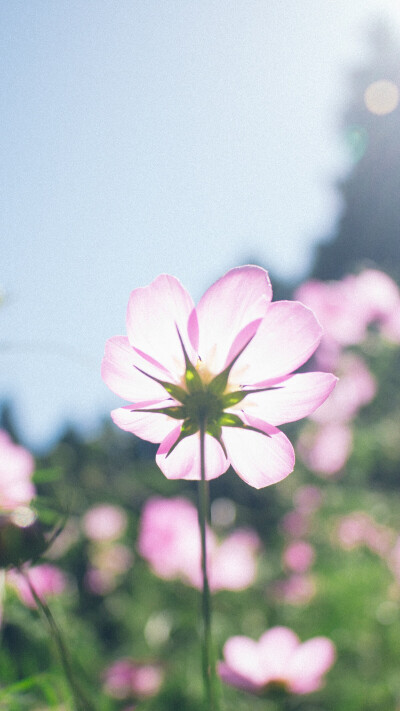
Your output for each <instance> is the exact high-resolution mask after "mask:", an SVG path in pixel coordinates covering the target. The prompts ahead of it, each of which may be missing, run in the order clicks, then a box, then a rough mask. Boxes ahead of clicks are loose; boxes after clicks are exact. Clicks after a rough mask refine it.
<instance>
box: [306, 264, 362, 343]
mask: <svg viewBox="0 0 400 711" xmlns="http://www.w3.org/2000/svg"><path fill="white" fill-rule="evenodd" d="M296 297H297V298H298V299H300V301H302V302H303V303H305V304H307V306H309V307H310V308H311V309H312V310H313V311H314V312H315V314H316V316H317V318H318V319H319V321H320V322H321V324H322V326H323V329H324V340H325V341H332V342H334V343H337V344H339V345H340V346H349V345H353V344H354V343H360V342H361V341H362V340H363V339H364V337H365V334H366V329H367V325H368V322H369V316H370V314H369V313H366V312H365V310H364V308H363V306H361V305H360V304H359V302H358V300H357V277H355V276H354V275H349V276H347V277H345V278H344V279H342V280H341V281H329V282H324V281H318V280H316V279H313V280H311V281H308V282H306V283H304V284H302V286H300V287H299V289H297V291H296Z"/></svg>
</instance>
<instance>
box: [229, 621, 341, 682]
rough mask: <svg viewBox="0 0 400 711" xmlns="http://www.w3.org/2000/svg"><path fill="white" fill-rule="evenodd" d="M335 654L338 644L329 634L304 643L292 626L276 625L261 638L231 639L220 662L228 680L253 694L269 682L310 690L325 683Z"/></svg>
mask: <svg viewBox="0 0 400 711" xmlns="http://www.w3.org/2000/svg"><path fill="white" fill-rule="evenodd" d="M335 656H336V655H335V647H334V645H333V643H332V642H331V640H330V639H328V638H327V637H314V638H313V639H309V640H308V641H307V642H304V643H303V644H301V642H300V640H299V639H298V637H297V635H295V633H294V632H293V631H292V630H290V629H288V628H287V627H273V628H271V629H270V630H268V631H267V632H265V633H264V634H263V635H262V636H261V637H260V640H259V641H258V642H254V641H253V640H252V639H250V638H249V637H231V638H230V639H228V641H227V642H226V644H225V646H224V657H225V661H223V662H220V663H219V665H218V672H219V675H220V677H221V679H222V680H223V681H224V682H225V683H226V684H230V685H231V686H235V687H237V688H239V689H243V690H244V691H248V692H250V693H253V694H262V693H264V692H266V691H267V690H268V687H269V685H274V686H276V685H279V686H282V687H283V688H284V689H286V690H287V691H289V692H291V693H293V694H308V693H310V692H312V691H316V690H317V689H319V688H320V687H321V686H322V685H323V683H324V679H323V676H324V674H326V672H327V671H328V670H329V669H330V668H331V666H332V665H333V663H334V661H335Z"/></svg>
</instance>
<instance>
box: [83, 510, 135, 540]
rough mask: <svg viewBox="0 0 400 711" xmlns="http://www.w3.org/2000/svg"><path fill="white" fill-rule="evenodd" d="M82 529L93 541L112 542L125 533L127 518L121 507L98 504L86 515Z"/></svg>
mask: <svg viewBox="0 0 400 711" xmlns="http://www.w3.org/2000/svg"><path fill="white" fill-rule="evenodd" d="M82 527H83V530H84V532H85V534H86V536H87V537H88V538H91V539H92V540H93V541H112V540H115V539H116V538H120V536H122V535H123V534H124V533H125V530H126V527H127V516H126V513H125V511H124V510H123V509H122V508H121V507H120V506H113V505H111V504H98V505H97V506H92V508H90V509H89V510H88V511H87V512H86V513H85V515H84V517H83V519H82Z"/></svg>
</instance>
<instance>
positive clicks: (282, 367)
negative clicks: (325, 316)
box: [102, 266, 336, 488]
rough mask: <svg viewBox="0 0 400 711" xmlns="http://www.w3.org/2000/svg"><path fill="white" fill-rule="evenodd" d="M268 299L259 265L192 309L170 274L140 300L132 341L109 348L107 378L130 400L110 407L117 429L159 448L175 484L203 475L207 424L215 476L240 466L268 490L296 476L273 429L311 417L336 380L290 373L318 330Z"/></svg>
mask: <svg viewBox="0 0 400 711" xmlns="http://www.w3.org/2000/svg"><path fill="white" fill-rule="evenodd" d="M271 298H272V289H271V284H270V282H269V279H268V275H267V273H266V272H265V271H264V270H263V269H261V268H260V267H255V266H247V267H238V268H236V269H232V270H231V271H229V272H228V273H227V274H225V276H223V277H222V278H221V279H219V280H218V281H217V282H216V283H215V284H214V285H213V286H211V287H210V288H209V289H208V291H206V293H205V294H204V296H203V297H202V299H201V300H200V303H199V304H198V306H197V307H196V308H195V306H194V303H193V301H192V299H191V297H190V296H189V294H188V293H187V291H186V290H185V289H184V287H183V286H182V285H181V283H180V282H179V281H178V280H177V279H175V278H174V277H172V276H168V275H161V276H159V277H158V278H157V279H155V281H154V282H152V284H150V285H149V286H147V287H144V288H139V289H135V290H134V291H133V292H132V294H131V297H130V300H129V304H128V312H127V332H128V337H124V336H116V337H114V338H111V339H110V340H109V341H108V342H107V345H106V351H105V356H104V359H103V365H102V376H103V379H104V380H105V382H106V383H107V385H108V386H109V387H110V388H111V390H113V391H114V392H115V393H116V394H117V395H120V396H121V397H124V398H126V399H128V400H130V401H131V402H132V403H133V404H131V405H128V406H126V407H122V408H119V409H117V410H114V411H113V412H112V418H113V420H114V422H115V423H116V424H117V425H118V426H119V427H121V428H122V429H125V430H128V431H129V432H133V433H134V434H136V435H137V436H139V437H142V438H143V439H147V440H149V441H151V442H159V443H160V446H159V448H158V452H157V457H156V460H157V463H158V465H159V467H160V468H161V469H162V471H163V473H164V474H165V476H166V477H167V478H169V479H200V478H201V472H200V445H199V440H200V426H201V424H202V423H203V424H204V425H205V429H206V436H205V457H206V476H207V478H208V479H214V478H215V477H218V476H220V475H221V474H223V473H224V472H225V471H226V470H227V469H228V467H229V465H232V467H233V468H234V469H235V470H236V472H237V473H238V474H239V476H240V477H241V478H242V479H244V481H246V482H247V483H249V484H250V485H251V486H254V487H256V488H260V487H263V486H267V485H269V484H273V483H275V482H277V481H280V480H281V479H283V478H284V477H286V476H287V475H288V474H289V473H290V472H291V471H292V470H293V467H294V451H293V447H292V445H291V443H290V442H289V440H288V439H287V437H286V436H285V435H284V434H283V433H282V432H281V431H280V430H278V429H277V427H276V426H277V425H280V424H283V423H285V422H291V421H294V420H298V419H301V418H302V417H305V416H306V415H309V414H310V413H311V412H313V411H314V410H315V409H316V408H317V407H319V406H320V405H321V404H322V402H324V400H325V399H326V398H327V397H328V395H329V393H330V392H331V390H332V389H333V387H334V385H335V382H336V378H335V377H334V376H333V375H330V374H328V373H300V374H296V375H293V372H294V371H295V370H297V368H299V367H300V366H301V365H302V364H303V363H305V361H306V360H307V359H308V358H309V357H310V355H311V354H312V353H313V352H314V351H315V349H316V348H317V346H318V343H319V341H320V338H321V327H320V325H319V323H318V321H317V320H316V318H315V316H314V314H313V313H312V312H311V311H310V310H309V309H308V308H306V307H305V306H304V305H303V304H300V303H298V302H289V301H278V302H275V303H271Z"/></svg>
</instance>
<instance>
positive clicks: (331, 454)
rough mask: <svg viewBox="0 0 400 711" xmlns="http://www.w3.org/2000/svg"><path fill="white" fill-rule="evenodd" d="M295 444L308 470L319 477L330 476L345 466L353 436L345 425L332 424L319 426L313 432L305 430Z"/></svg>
mask: <svg viewBox="0 0 400 711" xmlns="http://www.w3.org/2000/svg"><path fill="white" fill-rule="evenodd" d="M297 444H298V452H299V454H300V456H301V458H302V459H303V461H304V462H305V464H306V465H307V466H308V467H309V469H311V470H312V471H313V472H315V473H316V474H320V475H321V476H332V475H333V474H336V473H337V472H339V471H340V470H341V469H342V468H343V467H344V465H345V464H346V462H347V459H348V458H349V456H350V454H351V450H352V445H353V436H352V432H351V429H350V428H349V427H348V426H347V425H344V424H341V423H336V422H332V423H331V424H326V425H320V426H319V427H318V429H317V430H315V431H314V432H311V431H307V430H305V431H304V432H302V434H301V435H300V437H299V440H298V443H297Z"/></svg>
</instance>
